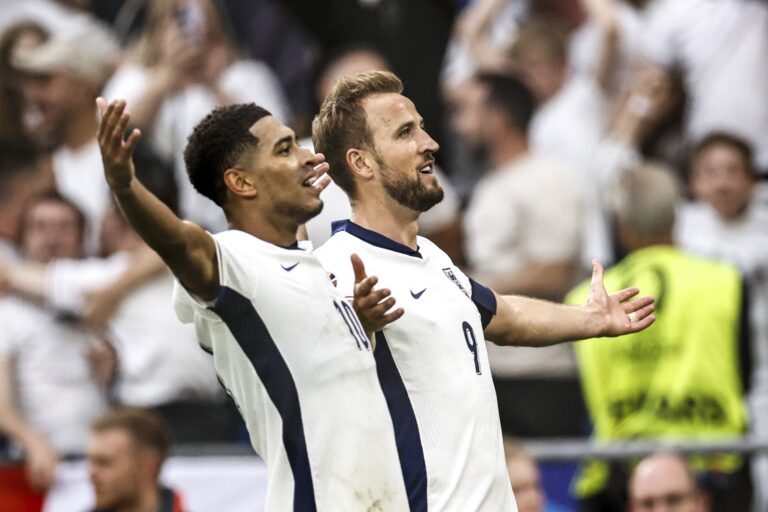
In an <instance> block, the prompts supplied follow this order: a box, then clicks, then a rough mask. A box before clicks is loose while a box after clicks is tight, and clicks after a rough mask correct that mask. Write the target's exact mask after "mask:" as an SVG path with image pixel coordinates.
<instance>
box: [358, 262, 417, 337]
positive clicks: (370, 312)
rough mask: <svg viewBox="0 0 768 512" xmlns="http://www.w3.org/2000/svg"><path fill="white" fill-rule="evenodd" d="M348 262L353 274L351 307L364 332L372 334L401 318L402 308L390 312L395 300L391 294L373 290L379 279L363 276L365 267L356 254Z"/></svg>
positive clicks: (382, 290) (387, 290)
mask: <svg viewBox="0 0 768 512" xmlns="http://www.w3.org/2000/svg"><path fill="white" fill-rule="evenodd" d="M350 260H352V269H353V270H354V272H355V291H354V297H353V299H352V307H353V308H355V313H357V317H358V318H359V319H360V323H362V324H363V329H365V332H366V333H367V334H372V333H374V332H377V331H380V330H382V329H383V328H384V326H385V325H387V324H389V323H391V322H394V321H395V320H397V319H398V318H400V317H401V316H403V313H404V312H405V311H404V310H403V308H397V309H395V310H394V311H390V310H391V309H392V307H393V306H394V305H395V298H394V297H390V294H391V293H392V292H390V290H389V289H387V288H382V289H380V290H374V289H373V287H374V286H375V285H376V283H378V282H379V279H378V278H377V277H375V276H371V277H368V276H367V275H366V274H365V265H363V260H361V259H360V256H358V255H357V254H352V255H351V256H350Z"/></svg>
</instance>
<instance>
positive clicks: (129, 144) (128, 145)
mask: <svg viewBox="0 0 768 512" xmlns="http://www.w3.org/2000/svg"><path fill="white" fill-rule="evenodd" d="M139 140H141V130H139V129H138V128H134V129H133V131H132V132H131V134H130V135H129V136H128V140H126V141H125V144H123V157H125V158H127V157H129V156H130V155H132V154H133V151H134V150H135V149H136V145H137V144H138V143H139Z"/></svg>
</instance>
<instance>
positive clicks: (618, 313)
mask: <svg viewBox="0 0 768 512" xmlns="http://www.w3.org/2000/svg"><path fill="white" fill-rule="evenodd" d="M638 292H639V290H638V289H637V288H627V289H625V290H621V291H619V292H617V293H614V294H613V295H608V293H607V292H606V291H605V286H604V284H603V266H602V265H601V264H600V263H599V262H597V261H594V262H593V267H592V283H591V285H590V293H589V300H588V301H587V303H586V304H585V305H583V306H568V305H564V304H555V303H552V302H547V301H543V300H538V299H531V298H528V297H521V296H515V295H507V296H499V295H497V296H496V303H497V309H496V315H495V316H494V317H493V319H492V320H491V322H490V323H489V324H488V326H487V327H486V328H485V337H486V339H488V340H490V341H493V342H494V343H497V344H499V345H518V346H529V347H538V346H547V345H555V344H557V343H562V342H565V341H575V340H582V339H587V338H595V337H600V336H621V335H622V334H629V333H633V332H638V331H642V330H643V329H645V328H646V327H648V326H649V325H651V324H652V323H653V322H654V320H655V318H654V317H653V315H652V314H651V313H653V298H652V297H641V298H638V299H635V300H630V299H631V298H632V297H634V296H635V295H637V294H638Z"/></svg>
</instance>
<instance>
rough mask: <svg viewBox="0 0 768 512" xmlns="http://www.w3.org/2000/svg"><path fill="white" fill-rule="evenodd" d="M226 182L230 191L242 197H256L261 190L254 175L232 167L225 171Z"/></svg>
mask: <svg viewBox="0 0 768 512" xmlns="http://www.w3.org/2000/svg"><path fill="white" fill-rule="evenodd" d="M224 184H225V185H226V186H227V188H228V189H229V191H230V192H232V193H233V194H235V195H237V196H241V197H256V196H258V195H259V191H258V189H257V188H256V182H255V180H254V177H253V175H251V174H248V173H247V172H245V171H243V170H240V169H234V168H232V167H230V168H229V169H227V170H226V171H224Z"/></svg>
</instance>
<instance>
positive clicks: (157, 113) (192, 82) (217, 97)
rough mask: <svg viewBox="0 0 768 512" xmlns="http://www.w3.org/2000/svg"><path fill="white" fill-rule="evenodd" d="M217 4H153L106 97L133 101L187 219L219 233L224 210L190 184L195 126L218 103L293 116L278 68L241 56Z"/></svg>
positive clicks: (186, 0) (203, 0) (135, 120)
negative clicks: (186, 156) (188, 153)
mask: <svg viewBox="0 0 768 512" xmlns="http://www.w3.org/2000/svg"><path fill="white" fill-rule="evenodd" d="M219 8H220V7H219V3H218V2H213V1H212V0H171V1H166V0H152V1H150V2H148V23H147V25H146V27H145V28H144V31H143V33H142V34H141V35H140V37H139V39H138V40H137V41H136V43H135V44H134V46H133V47H132V48H130V49H129V51H128V53H127V55H126V56H125V59H124V61H123V63H122V65H121V66H120V67H119V68H118V70H117V72H116V73H115V75H114V76H113V77H112V79H111V80H110V82H109V83H108V84H107V85H106V87H105V89H104V97H105V98H106V99H108V100H110V99H118V98H120V99H125V100H127V102H128V104H129V105H132V107H131V123H132V124H133V125H135V126H137V127H138V128H141V129H142V131H143V132H144V134H145V136H147V138H148V140H149V142H150V143H151V146H152V149H153V150H154V151H155V152H156V153H157V154H158V155H159V156H160V157H162V158H164V159H166V160H167V161H169V162H173V165H174V169H175V175H176V182H177V183H178V184H179V194H180V197H179V200H180V213H181V216H182V217H183V218H187V219H189V220H192V221H194V222H197V223H199V224H201V225H203V226H204V227H206V229H208V230H211V231H213V232H217V231H222V230H224V229H226V227H227V224H226V221H225V219H224V215H223V214H222V213H221V210H220V209H219V208H218V207H217V206H216V205H215V204H214V203H213V202H212V201H209V200H208V199H206V198H205V197H203V196H202V195H200V194H199V193H197V192H196V191H195V189H194V188H193V187H192V185H190V184H189V180H188V179H187V174H186V168H185V166H184V162H183V158H182V153H183V149H184V147H185V145H186V142H187V137H188V136H189V135H190V134H191V133H192V129H193V128H194V126H195V125H196V124H197V123H198V121H200V120H201V119H202V118H203V117H205V115H206V114H208V112H210V111H211V109H212V108H214V107H216V106H221V105H227V104H231V103H249V102H255V103H257V104H259V105H261V106H263V107H264V108H266V109H268V110H269V111H270V112H272V113H273V114H274V115H275V117H277V118H278V119H281V120H282V121H285V122H287V121H288V119H287V117H288V111H287V106H286V105H287V103H286V101H285V98H284V96H283V92H282V90H281V88H280V84H279V82H278V80H277V78H276V77H275V75H274V73H273V72H272V71H271V70H270V69H269V67H267V66H266V65H265V64H264V63H262V62H258V61H254V60H248V59H244V58H241V57H240V55H239V54H238V51H237V49H236V47H235V43H234V41H233V40H232V37H231V35H230V34H229V33H227V31H226V30H225V24H224V23H223V21H222V13H221V12H219V11H218V9H219ZM103 181H104V180H101V182H103Z"/></svg>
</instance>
